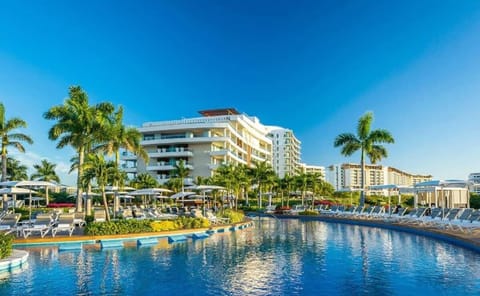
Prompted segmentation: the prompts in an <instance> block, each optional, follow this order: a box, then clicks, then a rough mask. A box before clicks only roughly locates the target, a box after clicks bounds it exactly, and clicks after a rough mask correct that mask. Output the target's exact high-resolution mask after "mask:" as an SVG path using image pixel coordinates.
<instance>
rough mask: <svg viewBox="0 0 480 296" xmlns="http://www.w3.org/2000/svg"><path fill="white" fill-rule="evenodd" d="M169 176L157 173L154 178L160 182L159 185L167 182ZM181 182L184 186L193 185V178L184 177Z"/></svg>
mask: <svg viewBox="0 0 480 296" xmlns="http://www.w3.org/2000/svg"><path fill="white" fill-rule="evenodd" d="M170 179H171V178H170V176H161V175H158V176H157V178H156V180H157V182H158V183H159V184H160V185H164V184H165V183H167V182H168V181H170ZM183 184H184V185H185V186H191V185H194V183H193V178H185V179H183Z"/></svg>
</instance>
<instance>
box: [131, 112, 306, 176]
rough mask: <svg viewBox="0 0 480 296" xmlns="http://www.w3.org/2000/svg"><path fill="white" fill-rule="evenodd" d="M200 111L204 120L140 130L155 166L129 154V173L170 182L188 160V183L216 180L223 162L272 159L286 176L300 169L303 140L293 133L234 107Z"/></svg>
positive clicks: (146, 125) (150, 124)
mask: <svg viewBox="0 0 480 296" xmlns="http://www.w3.org/2000/svg"><path fill="white" fill-rule="evenodd" d="M199 113H200V114H201V115H202V116H201V117H195V118H188V119H179V120H169V121H158V122H146V123H144V124H143V125H142V126H141V127H140V128H138V130H139V131H140V132H141V134H142V135H143V139H142V141H141V145H142V146H143V147H144V148H145V150H146V151H147V153H148V155H149V158H150V159H149V162H148V163H144V162H143V160H142V159H137V157H136V156H135V155H133V154H131V153H128V152H124V153H123V154H122V160H123V169H124V170H125V171H126V172H127V173H128V174H130V176H132V177H133V175H135V174H137V173H142V172H148V173H149V174H151V175H152V176H153V177H154V178H156V179H157V181H159V183H160V184H164V183H165V182H167V181H168V180H169V179H170V178H171V176H172V175H173V172H174V170H175V165H176V164H178V163H179V162H180V161H182V160H183V162H184V164H185V166H186V167H187V168H188V169H189V170H190V171H189V176H188V178H186V179H185V180H184V183H185V184H186V185H189V184H193V181H194V180H195V178H196V177H197V176H201V177H211V176H212V175H213V173H214V171H215V170H216V169H217V168H218V167H219V166H221V165H222V164H234V165H235V164H243V165H247V166H249V167H252V166H253V164H254V162H263V161H266V162H268V163H269V164H272V167H273V169H274V170H275V172H276V173H277V174H278V175H280V176H282V175H285V174H291V175H294V174H297V173H298V172H299V171H300V141H299V140H298V139H297V138H295V136H294V134H293V132H292V131H291V130H288V129H283V128H280V127H272V126H265V125H263V124H262V123H260V121H259V119H258V118H257V117H253V116H248V115H246V114H241V113H239V112H238V111H237V110H235V109H233V108H229V109H215V110H205V111H200V112H199Z"/></svg>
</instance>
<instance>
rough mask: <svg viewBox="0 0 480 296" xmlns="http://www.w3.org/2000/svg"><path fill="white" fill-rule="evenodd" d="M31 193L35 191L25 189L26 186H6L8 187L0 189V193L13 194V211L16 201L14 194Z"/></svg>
mask: <svg viewBox="0 0 480 296" xmlns="http://www.w3.org/2000/svg"><path fill="white" fill-rule="evenodd" d="M32 193H37V192H36V191H33V190H30V189H27V188H21V187H8V188H1V189H0V194H7V195H9V194H11V195H13V211H15V204H16V203H17V202H16V195H17V194H19V195H20V194H30V195H32Z"/></svg>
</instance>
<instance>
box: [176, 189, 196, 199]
mask: <svg viewBox="0 0 480 296" xmlns="http://www.w3.org/2000/svg"><path fill="white" fill-rule="evenodd" d="M195 194H196V193H195V192H192V191H185V192H178V193H175V194H174V195H171V196H170V198H173V199H178V198H185V197H188V196H190V195H195Z"/></svg>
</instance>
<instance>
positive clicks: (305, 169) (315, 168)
mask: <svg viewBox="0 0 480 296" xmlns="http://www.w3.org/2000/svg"><path fill="white" fill-rule="evenodd" d="M301 168H302V173H305V174H308V173H312V174H320V175H321V179H322V180H324V181H325V180H326V176H325V167H324V166H319V165H308V164H305V163H302V164H301Z"/></svg>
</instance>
